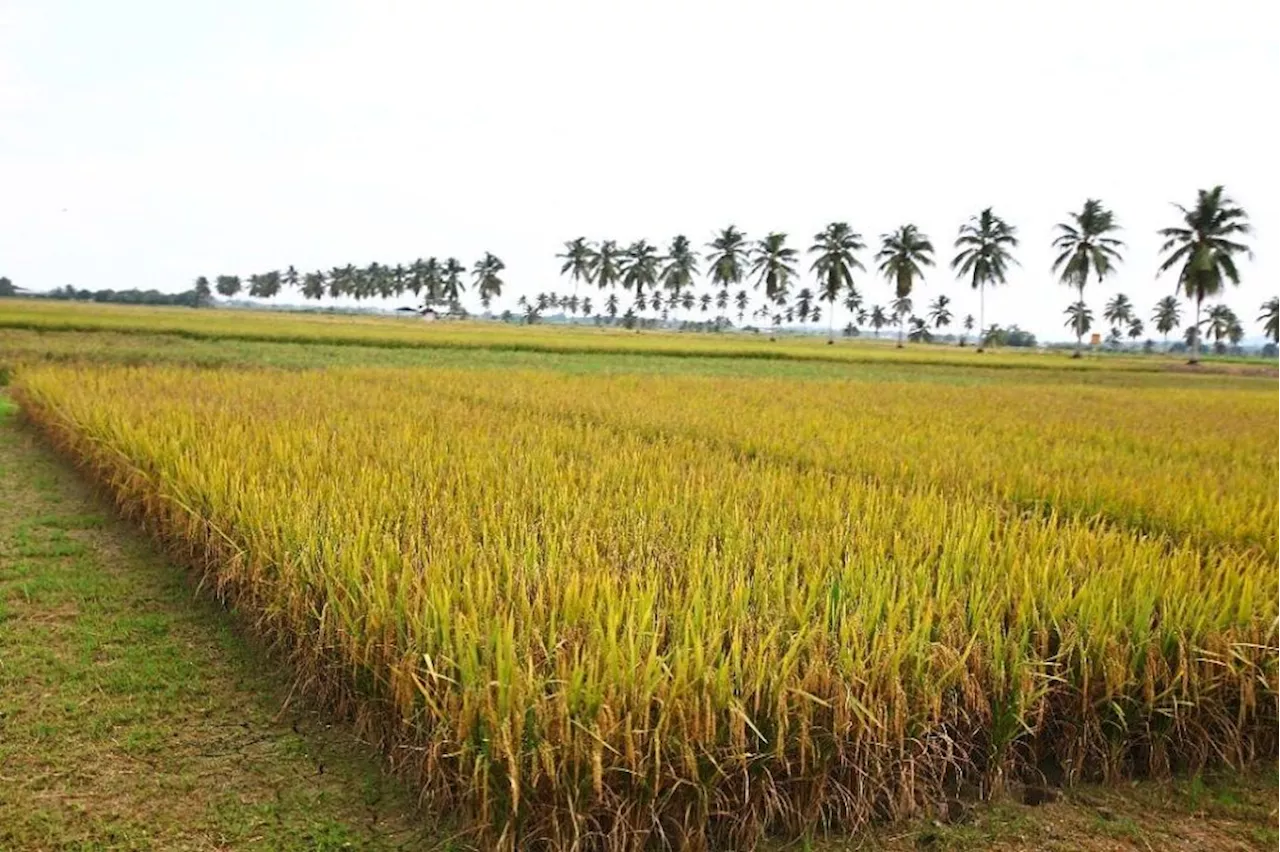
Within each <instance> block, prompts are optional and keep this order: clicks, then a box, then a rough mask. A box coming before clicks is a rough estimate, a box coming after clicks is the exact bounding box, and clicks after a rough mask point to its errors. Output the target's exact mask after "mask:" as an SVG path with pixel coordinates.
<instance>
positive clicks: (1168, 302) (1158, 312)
mask: <svg viewBox="0 0 1280 852" xmlns="http://www.w3.org/2000/svg"><path fill="white" fill-rule="evenodd" d="M1151 321H1152V322H1153V323H1155V324H1156V331H1158V332H1160V333H1161V334H1163V335H1164V348H1165V349H1168V348H1169V332H1171V331H1173V330H1174V329H1175V328H1177V327H1178V326H1179V325H1181V324H1182V308H1181V306H1179V305H1178V298H1177V297H1176V296H1165V297H1164V298H1163V299H1161V300H1160V301H1158V302H1156V309H1155V313H1153V314H1152V315H1151Z"/></svg>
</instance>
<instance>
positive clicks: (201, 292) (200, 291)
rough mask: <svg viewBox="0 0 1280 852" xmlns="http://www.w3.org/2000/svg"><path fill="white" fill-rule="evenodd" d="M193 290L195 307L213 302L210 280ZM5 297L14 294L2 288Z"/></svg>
mask: <svg viewBox="0 0 1280 852" xmlns="http://www.w3.org/2000/svg"><path fill="white" fill-rule="evenodd" d="M4 280H5V281H8V280H9V279H7V278H6V279H4ZM193 289H194V290H195V294H196V304H195V306H196V307H197V308H199V307H202V306H204V305H207V304H209V303H210V302H212V301H213V289H212V288H211V287H210V286H209V279H208V278H206V277H204V276H203V275H201V276H200V277H199V278H197V279H196V283H195V287H194V288H193ZM4 295H12V294H11V293H9V294H6V293H5V292H4V288H3V287H0V296H4Z"/></svg>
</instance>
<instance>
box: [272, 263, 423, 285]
mask: <svg viewBox="0 0 1280 852" xmlns="http://www.w3.org/2000/svg"><path fill="white" fill-rule="evenodd" d="M396 269H399V270H400V275H401V277H403V276H404V269H403V268H402V267H399V266H397V267H396ZM301 280H302V276H301V275H299V274H298V270H296V269H294V268H293V264H292V263H291V264H289V268H288V269H286V270H285V271H284V286H286V287H288V288H289V289H291V290H296V289H298V283H299V282H300V281H301Z"/></svg>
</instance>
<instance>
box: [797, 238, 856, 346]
mask: <svg viewBox="0 0 1280 852" xmlns="http://www.w3.org/2000/svg"><path fill="white" fill-rule="evenodd" d="M866 247H867V244H866V243H865V242H863V240H862V234H859V233H857V232H856V231H854V230H853V228H851V227H849V224H848V223H847V222H832V223H831V224H830V225H827V227H826V228H824V229H823V230H822V231H819V232H818V233H817V234H814V235H813V245H812V246H810V247H809V254H811V255H817V257H816V258H814V261H813V264H812V265H811V266H810V267H809V269H810V271H811V272H813V273H814V275H816V276H817V278H818V282H819V286H820V289H819V291H818V298H819V299H821V300H822V301H824V302H827V303H829V304H830V306H831V310H830V322H829V324H828V328H827V341H828V342H834V341H835V315H836V312H835V306H836V299H838V298H840V294H841V293H842V292H847V293H848V294H849V297H850V300H851V301H852V302H853V307H850V308H849V310H850V311H856V310H857V309H858V306H859V305H860V304H861V297H860V296H859V295H858V291H857V289H855V288H854V286H853V270H855V269H861V270H863V271H866V267H865V266H863V265H862V261H861V260H859V259H858V252H860V251H862V250H863V249H865V248H866ZM848 302H849V300H846V306H847V305H848Z"/></svg>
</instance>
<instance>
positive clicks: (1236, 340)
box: [1227, 316, 1244, 349]
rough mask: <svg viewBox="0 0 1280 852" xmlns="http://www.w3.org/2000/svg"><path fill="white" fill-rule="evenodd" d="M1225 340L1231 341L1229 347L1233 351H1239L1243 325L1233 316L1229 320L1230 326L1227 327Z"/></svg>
mask: <svg viewBox="0 0 1280 852" xmlns="http://www.w3.org/2000/svg"><path fill="white" fill-rule="evenodd" d="M1227 340H1229V341H1231V346H1232V348H1234V349H1239V348H1240V341H1242V340H1244V325H1242V324H1241V322H1240V320H1239V319H1238V318H1236V317H1235V316H1233V317H1232V318H1231V324H1230V325H1229V326H1227Z"/></svg>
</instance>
